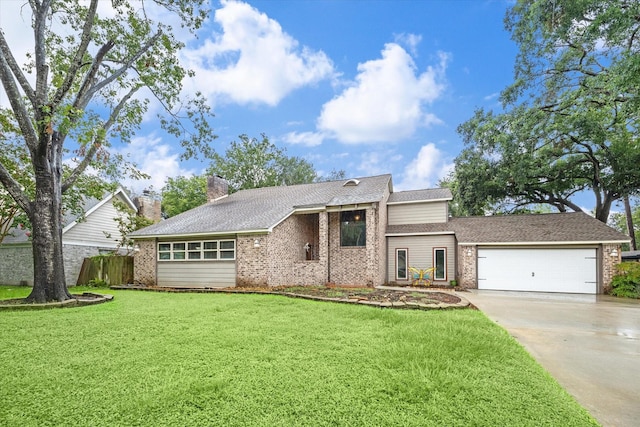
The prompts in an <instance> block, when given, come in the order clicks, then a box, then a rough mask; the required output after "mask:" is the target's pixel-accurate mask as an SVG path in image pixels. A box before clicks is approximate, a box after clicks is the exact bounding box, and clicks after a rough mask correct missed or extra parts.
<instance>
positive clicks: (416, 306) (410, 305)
mask: <svg viewBox="0 0 640 427" xmlns="http://www.w3.org/2000/svg"><path fill="white" fill-rule="evenodd" d="M110 288H111V289H117V290H136V291H148V292H168V293H227V294H256V295H257V294H260V295H283V296H286V297H289V298H301V299H308V300H313V301H328V302H337V303H343V304H359V305H366V306H370V307H379V308H395V309H413V310H434V309H435V310H438V309H452V308H467V307H470V306H471V303H470V302H469V301H468V300H467V299H466V298H464V297H462V296H460V295H457V294H456V295H455V296H456V297H458V298H460V302H458V303H455V304H449V303H444V302H439V303H437V304H425V303H418V302H403V301H395V302H386V301H367V300H361V299H355V298H329V297H320V296H315V295H304V294H296V293H293V292H271V291H256V290H243V289H238V288H220V289H215V288H165V287H158V286H137V285H121V286H111V287H110ZM380 288H381V289H389V290H394V291H400V292H409V290H406V289H396V288H390V287H380ZM411 291H414V290H413V289H411ZM420 292H424V293H451V292H443V291H432V290H420Z"/></svg>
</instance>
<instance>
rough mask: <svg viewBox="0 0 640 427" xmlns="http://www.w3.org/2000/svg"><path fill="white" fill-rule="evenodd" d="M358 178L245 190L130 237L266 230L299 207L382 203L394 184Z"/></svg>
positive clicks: (382, 179) (381, 177)
mask: <svg viewBox="0 0 640 427" xmlns="http://www.w3.org/2000/svg"><path fill="white" fill-rule="evenodd" d="M359 180H360V183H359V184H358V185H357V186H346V187H345V186H344V185H343V184H344V183H345V182H346V180H340V181H328V182H319V183H313V184H300V185H290V186H280V187H263V188H255V189H251V190H242V191H238V192H237V193H233V194H231V195H229V196H228V197H225V198H222V199H220V200H217V201H215V202H210V203H206V204H204V205H202V206H199V207H197V208H194V209H191V210H189V211H186V212H183V213H181V214H180V215H176V216H175V217H172V218H169V219H167V220H165V221H162V222H159V223H157V224H154V225H151V226H149V227H146V228H143V229H141V230H138V231H136V232H135V233H132V234H131V237H137V238H144V237H151V236H165V235H166V236H172V235H178V236H180V235H205V234H225V233H229V234H231V233H236V232H248V231H266V230H268V229H270V228H271V227H273V226H275V225H276V224H278V223H279V222H280V221H282V220H283V219H284V218H286V217H287V216H289V215H290V214H291V213H292V212H293V211H294V210H295V208H296V207H324V206H340V205H354V204H360V203H372V202H379V201H381V200H382V198H383V197H384V194H385V191H386V190H387V189H388V188H390V186H391V175H379V176H373V177H366V178H359Z"/></svg>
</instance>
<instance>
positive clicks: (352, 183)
mask: <svg viewBox="0 0 640 427" xmlns="http://www.w3.org/2000/svg"><path fill="white" fill-rule="evenodd" d="M358 184H360V181H359V180H357V179H350V180H348V181H347V182H345V183H344V184H343V185H342V186H343V187H355V186H356V185H358Z"/></svg>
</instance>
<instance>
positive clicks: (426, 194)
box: [388, 188, 453, 203]
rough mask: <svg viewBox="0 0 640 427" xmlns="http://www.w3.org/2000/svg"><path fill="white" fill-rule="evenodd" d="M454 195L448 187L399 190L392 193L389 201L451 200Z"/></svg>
mask: <svg viewBox="0 0 640 427" xmlns="http://www.w3.org/2000/svg"><path fill="white" fill-rule="evenodd" d="M451 199H453V195H452V194H451V190H449V189H448V188H428V189H425V190H410V191H398V192H395V193H391V195H390V196H389V202H388V203H410V202H417V201H422V200H451Z"/></svg>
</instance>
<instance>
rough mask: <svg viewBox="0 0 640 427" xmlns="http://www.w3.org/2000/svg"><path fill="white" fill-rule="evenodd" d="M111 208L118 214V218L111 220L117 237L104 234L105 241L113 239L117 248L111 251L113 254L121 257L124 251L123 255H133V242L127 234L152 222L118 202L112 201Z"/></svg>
mask: <svg viewBox="0 0 640 427" xmlns="http://www.w3.org/2000/svg"><path fill="white" fill-rule="evenodd" d="M113 206H114V207H115V208H116V211H117V212H118V216H117V217H115V218H113V220H114V221H115V222H116V225H117V227H118V232H119V235H118V236H112V235H111V234H109V233H107V232H104V233H105V236H106V237H107V239H111V238H113V239H115V241H116V244H117V246H116V249H115V250H114V251H113V253H114V254H116V255H117V254H120V255H122V252H123V251H124V255H133V251H134V241H133V240H132V239H130V238H129V234H130V233H133V232H134V231H136V230H140V229H141V228H144V227H147V226H149V225H151V224H153V223H154V221H153V220H152V219H151V218H147V217H144V216H142V215H138V214H137V212H135V211H134V210H132V209H131V207H130V206H129V205H127V204H126V203H124V202H122V201H120V200H115V199H114V200H113Z"/></svg>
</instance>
